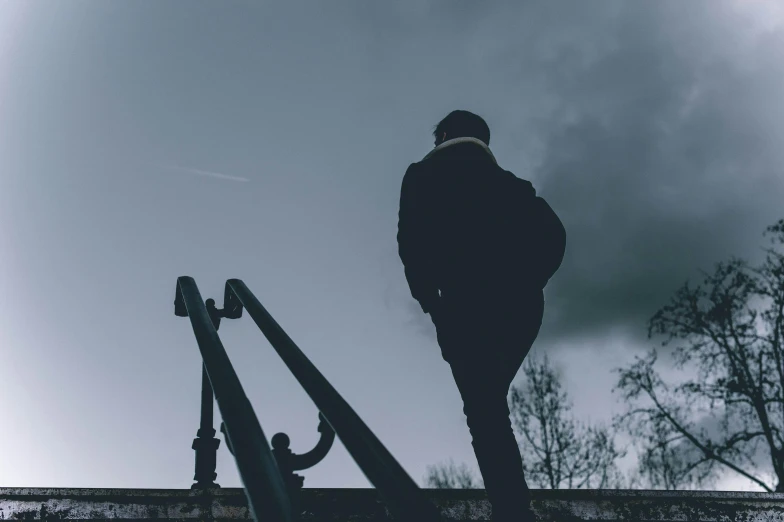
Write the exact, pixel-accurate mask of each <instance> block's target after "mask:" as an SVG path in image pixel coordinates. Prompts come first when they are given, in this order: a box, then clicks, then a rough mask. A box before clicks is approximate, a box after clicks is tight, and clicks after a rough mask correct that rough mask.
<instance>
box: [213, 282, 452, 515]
mask: <svg viewBox="0 0 784 522" xmlns="http://www.w3.org/2000/svg"><path fill="white" fill-rule="evenodd" d="M223 306H224V310H227V311H229V313H230V314H231V315H233V316H236V317H239V316H240V314H241V313H242V308H243V307H244V308H245V309H246V310H247V311H248V314H250V316H251V317H252V318H253V321H254V322H255V323H256V325H257V326H258V327H259V329H260V330H261V331H262V333H263V334H264V336H265V337H266V338H267V340H269V342H270V344H271V345H272V347H273V348H274V349H275V351H276V352H277V353H278V355H279V356H280V357H281V359H283V362H284V363H285V364H286V366H288V368H289V370H290V371H291V373H292V374H294V377H295V378H296V379H297V381H299V383H300V385H301V386H302V387H303V388H304V389H305V392H306V393H307V394H308V395H309V396H310V398H311V400H313V402H314V403H315V404H316V407H317V408H318V409H319V410H320V411H321V414H322V415H323V416H324V418H325V419H326V420H327V422H328V423H329V425H330V426H332V428H333V429H334V430H335V433H337V435H338V437H339V438H340V440H341V441H342V442H343V445H344V446H345V447H346V450H348V452H349V454H350V455H351V456H352V457H353V459H354V461H355V462H356V463H357V465H358V466H359V467H360V469H361V470H362V472H363V473H364V474H365V476H366V477H367V478H368V480H369V481H370V482H371V483H372V484H373V485H374V486H375V487H376V489H377V490H378V492H379V494H380V495H381V497H382V498H383V500H384V501H385V502H386V504H387V506H388V508H389V511H390V512H391V513H392V515H393V516H394V517H395V518H397V519H399V520H416V521H418V522H436V521H440V520H441V516H440V514H439V512H438V510H437V509H436V508H435V506H434V505H433V504H432V503H431V502H430V501H429V500H428V499H427V498H425V496H424V495H423V494H422V491H421V490H420V488H419V486H417V484H416V483H415V482H414V480H413V479H412V478H411V477H410V476H409V475H408V473H406V471H405V470H404V469H403V467H402V466H401V465H400V464H399V463H398V462H397V460H395V458H394V457H393V456H392V454H391V453H390V452H389V450H387V449H386V448H385V447H384V445H383V444H382V443H381V441H380V440H378V438H377V437H376V436H375V435H374V434H373V432H372V431H371V430H370V428H369V427H368V426H367V424H365V423H364V422H363V421H362V419H361V418H360V417H359V415H357V413H356V412H355V411H354V410H353V409H352V408H351V406H349V404H348V403H347V402H346V401H345V399H343V397H341V396H340V394H339V393H338V392H337V390H335V388H334V387H333V386H332V385H331V384H330V383H329V381H327V379H326V378H325V377H324V376H323V375H322V374H321V372H319V371H318V369H317V368H316V367H315V366H314V365H313V363H312V362H310V360H309V359H308V358H307V357H306V356H305V354H304V353H303V352H302V350H300V349H299V347H298V346H297V345H296V344H295V343H294V341H293V340H292V339H291V338H290V337H289V336H288V335H287V334H286V332H285V331H283V328H281V327H280V325H279V324H278V323H277V322H276V321H275V320H274V319H273V318H272V316H271V315H270V314H269V312H267V310H266V309H265V308H264V307H263V306H262V305H261V303H260V302H259V300H258V299H256V296H254V295H253V293H252V292H251V291H250V290H249V289H248V287H247V286H245V283H243V282H242V281H241V280H239V279H229V280H228V281H226V291H225V301H224V303H223ZM216 391H217V390H216ZM232 441H233V439H232Z"/></svg>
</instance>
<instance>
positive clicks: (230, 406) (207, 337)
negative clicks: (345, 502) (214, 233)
mask: <svg viewBox="0 0 784 522" xmlns="http://www.w3.org/2000/svg"><path fill="white" fill-rule="evenodd" d="M230 311H231V309H230ZM174 313H175V315H177V316H178V317H188V318H189V319H190V323H191V327H192V328H193V333H194V335H195V336H196V344H197V345H198V347H199V351H200V352H201V357H202V360H203V361H204V368H205V369H206V370H207V376H208V377H209V380H210V383H211V384H212V389H213V391H214V395H215V400H216V402H217V403H218V409H219V411H220V414H221V417H222V418H223V422H224V424H225V425H226V442H227V445H228V446H230V447H231V448H232V450H233V453H234V457H235V459H234V460H235V462H236V463H237V471H239V474H240V479H241V480H242V485H243V488H244V490H245V495H246V497H247V499H248V509H249V511H250V516H251V517H252V518H253V520H254V521H255V522H261V521H264V522H293V520H294V518H295V517H294V513H293V512H292V506H291V499H290V497H289V495H288V492H287V491H286V486H285V484H284V481H283V478H282V477H281V475H280V470H279V469H278V466H277V464H276V463H275V458H274V457H273V456H272V451H271V449H270V446H269V443H268V442H267V438H266V436H265V435H264V431H263V430H262V428H261V424H259V419H258V417H256V414H255V413H254V411H253V406H251V404H250V401H249V400H248V396H247V394H246V393H245V390H243V388H242V384H241V383H240V380H239V378H238V377H237V373H236V372H235V371H234V367H233V366H232V365H231V361H230V360H229V356H228V354H227V353H226V349H225V348H224V347H223V343H222V342H221V340H220V337H219V336H218V332H217V330H216V329H215V326H214V325H213V324H212V320H211V317H210V314H209V313H208V312H207V307H206V306H205V303H204V301H203V300H202V298H201V294H200V293H199V289H198V287H197V286H196V282H195V281H194V280H193V278H192V277H187V276H182V277H178V278H177V288H176V296H175V301H174ZM240 314H241V311H237V314H236V317H239V315H240ZM232 316H234V314H233V313H232Z"/></svg>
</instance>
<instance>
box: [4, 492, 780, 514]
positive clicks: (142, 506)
mask: <svg viewBox="0 0 784 522" xmlns="http://www.w3.org/2000/svg"><path fill="white" fill-rule="evenodd" d="M424 491H425V493H426V494H427V495H428V497H429V498H430V499H431V500H432V501H433V502H434V504H436V506H438V508H439V509H440V510H441V513H442V514H443V515H444V516H445V517H446V519H447V520H466V521H468V520H472V521H473V520H489V515H490V506H489V504H488V502H487V497H486V495H485V493H484V491H481V490H424ZM532 495H533V499H534V500H533V507H534V510H535V511H536V512H537V514H538V515H540V516H541V520H548V521H549V520H554V521H567V520H569V521H576V520H594V521H599V520H601V521H611V520H613V521H615V520H629V521H636V520H640V521H661V522H664V521H684V522H685V521H699V522H703V521H705V522H707V521H716V522H718V521H721V522H733V521H738V522H752V521H754V522H767V521H770V522H784V494H777V493H736V492H724V491H638V490H634V491H626V490H589V491H584V490H533V491H532ZM300 506H301V514H302V516H301V520H303V521H312V522H322V521H324V522H326V521H329V522H349V521H355V522H359V521H374V520H379V521H380V520H392V518H391V516H390V515H389V512H388V511H387V509H386V507H385V505H384V503H383V501H382V500H381V499H380V497H379V495H378V494H377V492H376V491H375V490H373V489H305V490H303V492H302V497H301V500H300ZM249 517H250V516H249V512H248V507H247V500H246V499H245V495H244V492H243V490H242V489H236V488H222V489H217V490H209V491H200V490H190V489H186V490H179V489H173V490H165V489H51V488H0V519H2V520H69V521H74V520H107V519H113V518H118V519H123V520H127V521H131V520H138V521H142V520H144V521H148V520H149V519H166V520H183V521H184V520H204V521H210V522H212V521H215V522H224V521H225V522H228V521H231V520H243V519H248V518H249Z"/></svg>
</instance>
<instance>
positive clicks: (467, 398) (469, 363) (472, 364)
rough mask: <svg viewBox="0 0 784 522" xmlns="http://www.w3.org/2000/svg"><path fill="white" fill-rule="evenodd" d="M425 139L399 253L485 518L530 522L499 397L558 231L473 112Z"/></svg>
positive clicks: (556, 248)
mask: <svg viewBox="0 0 784 522" xmlns="http://www.w3.org/2000/svg"><path fill="white" fill-rule="evenodd" d="M433 134H434V136H435V138H436V142H435V145H436V147H435V148H434V149H433V150H432V151H431V152H430V153H429V154H427V155H426V156H425V157H424V158H423V159H422V161H419V162H417V163H413V164H411V165H410V166H409V167H408V170H407V171H406V173H405V176H404V178H403V184H402V188H401V194H400V214H399V217H400V220H399V224H398V236H397V239H398V246H399V253H400V258H401V260H402V261H403V265H404V266H405V273H406V279H407V280H408V284H409V287H410V289H411V295H412V296H413V297H414V299H416V300H417V301H419V304H420V305H421V306H422V311H423V312H425V313H429V314H430V316H431V319H432V320H433V323H434V324H435V326H436V331H437V334H438V344H439V346H440V347H441V354H442V356H443V358H444V360H446V361H447V362H448V363H449V364H450V366H451V369H452V374H453V375H454V378H455V383H456V384H457V388H458V390H459V391H460V395H461V397H462V399H463V404H464V409H463V411H464V413H465V415H466V420H467V424H468V427H469V430H470V432H471V436H472V439H473V441H472V444H473V446H474V452H475V454H476V459H477V463H478V464H479V469H480V471H481V473H482V477H483V479H484V483H485V488H486V490H487V495H488V497H489V500H490V502H491V504H492V506H493V519H494V520H496V521H504V522H505V521H513V520H514V521H515V522H522V521H525V520H534V515H533V512H532V511H531V510H530V495H529V490H528V485H527V484H526V482H525V478H524V476H523V463H522V459H521V456H520V448H519V447H518V445H517V441H516V439H515V436H514V432H513V430H512V426H511V422H510V419H509V413H510V412H509V407H508V402H507V395H508V393H509V387H510V386H511V383H512V380H513V379H514V377H515V375H516V374H517V371H518V370H519V369H520V366H521V365H522V363H523V360H524V359H525V356H526V355H527V354H528V351H529V350H530V349H531V345H532V344H533V342H534V340H535V339H536V336H537V335H538V333H539V328H540V326H541V324H542V317H543V313H544V294H543V289H544V286H545V284H546V283H547V281H548V280H549V279H550V277H552V275H553V274H554V273H555V271H556V270H557V269H558V267H559V266H560V264H561V261H562V259H563V254H564V249H565V242H566V235H565V231H564V229H563V226H562V225H561V222H560V220H558V218H557V217H556V216H555V214H554V213H553V212H552V209H550V207H549V206H547V204H546V203H545V202H544V200H543V199H541V198H539V197H537V196H536V192H535V190H534V188H533V186H532V185H531V183H530V182H528V181H525V180H522V179H520V178H517V177H516V176H515V175H514V174H512V173H511V172H509V171H506V170H504V169H503V168H501V167H500V166H498V164H497V163H496V161H495V158H494V157H493V154H492V153H491V152H490V148H489V143H490V129H489V128H488V126H487V123H485V121H484V120H483V119H482V118H481V117H479V116H477V115H475V114H472V113H470V112H467V111H454V112H452V113H450V114H449V115H448V116H447V117H446V118H444V119H443V120H442V121H441V122H440V123H439V124H438V125H437V126H436V129H435V131H434V133H433Z"/></svg>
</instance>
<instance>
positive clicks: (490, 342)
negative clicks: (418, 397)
mask: <svg viewBox="0 0 784 522" xmlns="http://www.w3.org/2000/svg"><path fill="white" fill-rule="evenodd" d="M543 313H544V297H543V295H542V294H541V292H540V293H538V295H536V296H535V297H534V298H531V299H525V300H519V301H515V302H509V301H506V302H505V301H504V300H500V299H488V298H481V297H478V296H477V297H474V298H469V297H468V296H463V297H461V298H457V297H450V296H448V295H444V296H443V297H442V298H441V303H440V306H439V307H438V308H437V310H436V311H434V312H433V316H432V319H433V322H434V324H435V325H436V331H437V333H438V344H439V345H440V347H441V353H442V356H443V358H444V360H446V361H447V362H448V363H449V364H450V366H451V368H452V374H453V375H454V378H455V383H456V384H457V389H458V390H459V391H460V395H461V397H462V399H463V412H464V413H465V416H466V422H467V424H468V428H469V430H470V432H471V437H472V445H473V447H474V453H475V455H476V460H477V463H478V464H479V469H480V471H481V473H482V478H483V480H484V483H485V490H486V491H487V496H488V499H489V500H490V503H491V505H492V506H493V519H494V520H496V521H502V520H504V521H505V520H515V521H525V520H533V518H528V517H531V513H530V511H529V510H530V493H529V490H528V485H527V484H526V482H525V477H524V474H523V461H522V458H521V456H520V448H519V446H518V444H517V440H516V439H515V436H514V431H513V430H512V424H511V421H510V419H509V415H510V412H509V405H508V402H507V395H508V393H509V387H510V386H511V384H512V380H513V379H514V377H515V375H516V374H517V372H518V370H519V369H520V366H521V365H522V363H523V360H524V359H525V357H526V355H528V352H529V350H530V349H531V345H532V344H533V342H534V340H535V339H536V336H537V335H538V334H539V328H540V327H541V324H542V317H543Z"/></svg>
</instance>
